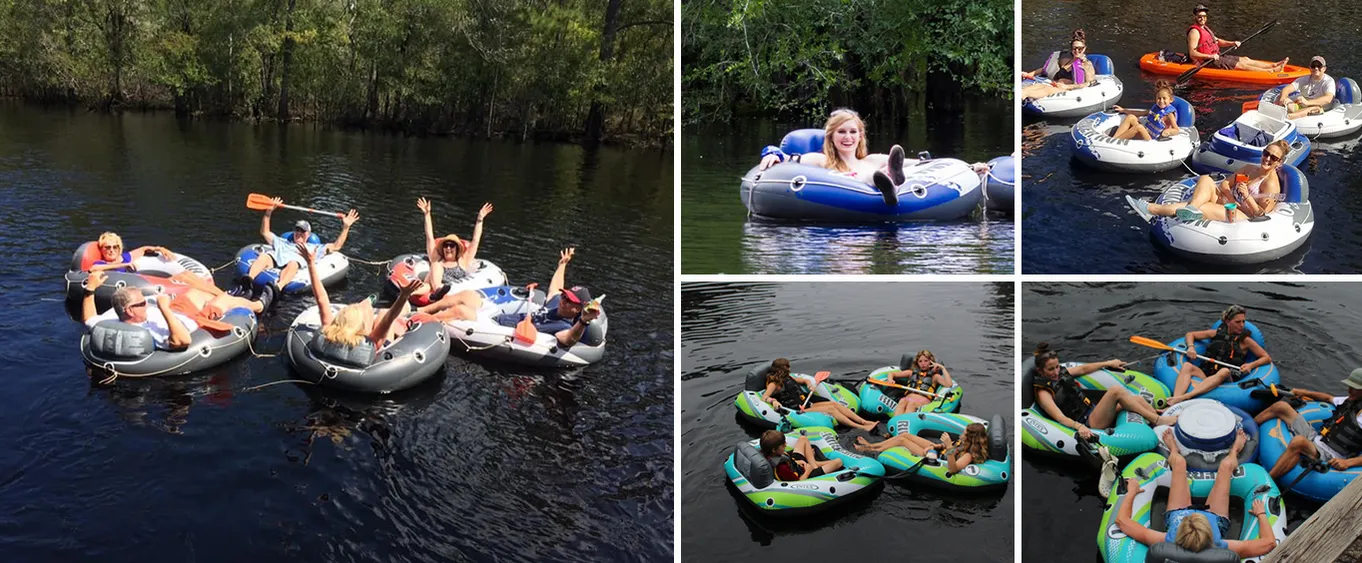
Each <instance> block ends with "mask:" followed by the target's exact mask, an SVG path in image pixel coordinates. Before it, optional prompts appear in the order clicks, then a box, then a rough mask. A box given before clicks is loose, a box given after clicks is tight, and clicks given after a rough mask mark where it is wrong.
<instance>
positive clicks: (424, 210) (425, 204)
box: [416, 197, 430, 215]
mask: <svg viewBox="0 0 1362 563" xmlns="http://www.w3.org/2000/svg"><path fill="white" fill-rule="evenodd" d="M416 208H417V209H420V210H421V214H422V215H430V200H428V199H426V198H424V197H418V198H416Z"/></svg>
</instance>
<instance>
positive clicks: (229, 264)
mask: <svg viewBox="0 0 1362 563" xmlns="http://www.w3.org/2000/svg"><path fill="white" fill-rule="evenodd" d="M235 263H236V258H233V259H231V260H230V261H229V262H227V263H226V264H223V265H221V266H218V267H216V268H210V269H209V270H208V271H210V272H213V273H217V271H218V270H221V269H223V268H226V267H227V266H231V265H232V264H235Z"/></svg>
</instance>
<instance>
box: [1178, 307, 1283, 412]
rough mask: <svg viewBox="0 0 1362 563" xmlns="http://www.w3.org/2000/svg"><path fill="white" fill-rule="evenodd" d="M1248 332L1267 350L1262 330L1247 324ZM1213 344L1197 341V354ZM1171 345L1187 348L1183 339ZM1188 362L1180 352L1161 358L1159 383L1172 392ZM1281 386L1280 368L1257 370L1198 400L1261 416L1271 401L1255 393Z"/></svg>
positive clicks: (1217, 323) (1212, 326) (1213, 390)
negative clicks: (1258, 396)
mask: <svg viewBox="0 0 1362 563" xmlns="http://www.w3.org/2000/svg"><path fill="white" fill-rule="evenodd" d="M1219 326H1220V321H1216V323H1215V324H1213V325H1211V328H1217V327H1219ZM1244 328H1245V330H1247V331H1248V333H1249V337H1250V338H1252V339H1253V341H1254V342H1257V343H1258V345H1259V346H1264V344H1263V333H1262V331H1260V330H1258V327H1256V326H1254V325H1253V323H1251V322H1245V323H1244ZM1209 343H1210V341H1209V340H1198V341H1196V343H1195V348H1196V351H1197V353H1203V352H1205V351H1206V345H1207V344H1209ZM1168 345H1169V346H1172V347H1174V348H1178V349H1179V350H1180V349H1182V347H1183V339H1181V338H1179V339H1177V340H1174V341H1172V342H1169V343H1168ZM1186 359H1187V358H1186V357H1185V356H1183V355H1182V354H1181V353H1179V352H1166V353H1164V355H1162V356H1160V357H1159V359H1158V360H1156V361H1155V362H1154V378H1155V379H1158V380H1159V382H1160V383H1163V384H1164V385H1167V386H1168V388H1169V389H1173V387H1174V385H1175V384H1176V383H1177V380H1178V370H1181V369H1182V363H1183V362H1184V361H1186ZM1245 361H1246V362H1251V361H1253V355H1252V354H1249V355H1248V356H1247V357H1246V358H1245ZM1198 381H1201V378H1198V377H1193V378H1192V384H1193V385H1195V384H1196V382H1198ZM1257 382H1262V384H1261V385H1259V384H1258V383H1257ZM1281 382H1282V376H1281V373H1279V372H1278V371H1277V365H1276V364H1267V365H1263V366H1258V367H1257V368H1254V369H1253V371H1251V372H1249V373H1248V374H1245V375H1244V376H1243V377H1242V378H1240V380H1239V381H1238V382H1225V383H1222V384H1221V385H1220V386H1219V387H1216V388H1215V389H1212V390H1210V391H1208V392H1206V393H1204V394H1202V395H1198V396H1197V398H1199V399H1215V400H1217V401H1220V402H1222V403H1225V404H1226V405H1228V406H1231V407H1236V408H1238V409H1240V410H1244V411H1247V412H1248V413H1249V414H1257V413H1258V412H1259V411H1261V410H1263V409H1264V408H1266V407H1267V403H1268V401H1267V400H1266V399H1258V398H1255V397H1253V396H1252V395H1251V393H1252V392H1253V391H1254V390H1255V389H1261V388H1264V387H1266V386H1268V385H1278V384H1280V383H1281ZM1189 389H1190V387H1189Z"/></svg>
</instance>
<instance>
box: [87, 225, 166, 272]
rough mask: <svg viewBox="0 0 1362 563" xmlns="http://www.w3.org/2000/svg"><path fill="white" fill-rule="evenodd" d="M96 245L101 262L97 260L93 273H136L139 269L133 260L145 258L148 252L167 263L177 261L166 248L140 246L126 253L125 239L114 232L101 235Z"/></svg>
mask: <svg viewBox="0 0 1362 563" xmlns="http://www.w3.org/2000/svg"><path fill="white" fill-rule="evenodd" d="M95 244H96V245H98V246H99V260H95V263H94V265H92V266H90V271H91V272H110V271H111V272H132V271H135V270H137V267H136V266H133V264H132V262H133V260H137V259H138V258H141V257H143V256H145V255H146V253H148V252H155V253H156V254H157V255H159V256H160V257H161V260H164V261H166V262H169V261H171V260H174V259H175V254H174V253H172V252H170V249H168V248H166V247H164V246H139V247H137V248H135V249H133V250H129V251H127V252H124V251H123V238H122V237H119V236H118V234H117V233H114V232H112V231H110V232H106V233H104V234H102V235H99V239H98V240H96V241H95Z"/></svg>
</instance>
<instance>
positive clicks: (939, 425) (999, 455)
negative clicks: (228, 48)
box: [877, 412, 1012, 492]
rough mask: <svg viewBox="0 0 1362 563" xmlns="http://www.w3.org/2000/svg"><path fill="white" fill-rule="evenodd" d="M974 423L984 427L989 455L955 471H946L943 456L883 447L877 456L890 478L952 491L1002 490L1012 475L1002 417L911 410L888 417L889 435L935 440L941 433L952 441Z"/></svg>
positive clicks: (1009, 437) (1007, 440)
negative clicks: (925, 456)
mask: <svg viewBox="0 0 1362 563" xmlns="http://www.w3.org/2000/svg"><path fill="white" fill-rule="evenodd" d="M975 422H977V423H980V424H983V425H984V426H985V427H987V429H988V434H989V445H988V454H989V456H988V459H987V460H984V461H983V462H980V463H971V464H969V465H968V466H966V467H965V468H964V469H963V470H962V471H960V472H959V473H951V472H950V467H949V466H948V465H947V463H946V459H945V457H941V458H939V459H935V460H933V459H929V458H923V457H920V456H916V455H913V453H912V452H911V451H909V450H908V448H903V447H895V448H890V449H888V450H885V451H883V452H881V453H880V455H879V457H878V458H877V459H878V460H879V461H880V463H881V464H883V465H884V467H885V469H886V470H887V471H889V472H890V473H891V474H892V475H893V476H894V478H896V479H904V480H907V481H910V482H912V483H916V484H920V485H927V486H931V487H938V488H942V489H948V490H954V491H976V492H983V491H993V490H1000V489H1005V488H1007V483H1008V481H1010V480H1011V478H1012V471H1011V469H1012V447H1011V441H1012V439H1011V438H1012V437H1011V434H1009V433H1008V431H1007V424H1006V422H1005V421H1004V420H1003V417H1002V416H999V415H994V416H993V419H992V420H984V419H982V418H979V417H974V416H969V415H966V414H954V413H940V412H913V413H908V414H903V415H899V416H896V417H894V418H892V419H890V420H889V434H890V435H893V436H898V435H900V434H911V435H914V436H921V437H923V438H926V439H928V440H931V441H933V442H936V441H939V439H940V437H941V433H942V432H945V433H947V434H950V435H951V439H952V440H957V439H959V437H960V435H961V434H964V432H965V427H966V426H968V425H970V424H971V423H975Z"/></svg>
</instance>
